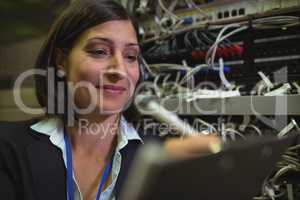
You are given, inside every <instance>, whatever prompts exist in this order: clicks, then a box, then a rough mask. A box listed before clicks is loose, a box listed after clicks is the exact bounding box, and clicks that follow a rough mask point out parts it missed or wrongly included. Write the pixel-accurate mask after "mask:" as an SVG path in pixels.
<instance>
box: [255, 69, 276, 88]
mask: <svg viewBox="0 0 300 200" xmlns="http://www.w3.org/2000/svg"><path fill="white" fill-rule="evenodd" d="M257 73H258V75H259V76H260V77H261V79H262V80H263V82H264V83H265V84H266V86H267V87H268V88H269V89H272V88H273V87H274V85H273V83H272V82H271V81H270V79H269V78H268V77H267V76H266V75H265V74H264V73H263V72H262V71H259V72H257Z"/></svg>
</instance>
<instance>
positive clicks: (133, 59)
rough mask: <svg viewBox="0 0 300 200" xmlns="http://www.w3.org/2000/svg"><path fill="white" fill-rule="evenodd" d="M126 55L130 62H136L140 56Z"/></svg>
mask: <svg viewBox="0 0 300 200" xmlns="http://www.w3.org/2000/svg"><path fill="white" fill-rule="evenodd" d="M125 57H126V59H127V60H128V61H129V62H135V61H136V60H137V58H138V56H137V55H126V56H125Z"/></svg>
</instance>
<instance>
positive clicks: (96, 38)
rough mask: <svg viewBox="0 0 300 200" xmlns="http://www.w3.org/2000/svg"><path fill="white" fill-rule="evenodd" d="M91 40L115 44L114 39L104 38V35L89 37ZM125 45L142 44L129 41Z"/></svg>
mask: <svg viewBox="0 0 300 200" xmlns="http://www.w3.org/2000/svg"><path fill="white" fill-rule="evenodd" d="M91 40H101V41H103V42H105V43H108V44H110V45H113V44H114V41H113V40H111V39H109V38H104V37H93V38H90V39H88V41H91ZM125 46H126V47H130V46H137V47H139V48H140V45H139V44H138V43H132V42H130V43H127V44H126V45H125Z"/></svg>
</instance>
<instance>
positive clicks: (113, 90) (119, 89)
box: [96, 84, 126, 95]
mask: <svg viewBox="0 0 300 200" xmlns="http://www.w3.org/2000/svg"><path fill="white" fill-rule="evenodd" d="M96 88H99V89H103V91H104V92H105V93H106V94H108V95H120V94H122V93H123V92H124V91H126V88H125V87H123V86H119V85H108V84H106V85H103V86H96Z"/></svg>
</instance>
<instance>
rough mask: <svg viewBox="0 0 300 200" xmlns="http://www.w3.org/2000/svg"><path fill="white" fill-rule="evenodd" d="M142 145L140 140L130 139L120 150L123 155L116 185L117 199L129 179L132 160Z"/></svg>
mask: <svg viewBox="0 0 300 200" xmlns="http://www.w3.org/2000/svg"><path fill="white" fill-rule="evenodd" d="M140 145H141V142H140V141H139V140H130V141H129V143H128V144H127V145H126V146H125V147H124V148H123V149H121V150H120V153H121V155H122V162H121V169H120V173H119V175H118V179H117V183H116V186H115V195H116V199H119V197H120V192H121V191H122V187H123V185H124V183H125V181H126V179H127V175H128V171H129V170H130V167H131V164H132V161H133V159H134V156H135V154H136V151H137V149H138V147H139V146H140Z"/></svg>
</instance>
